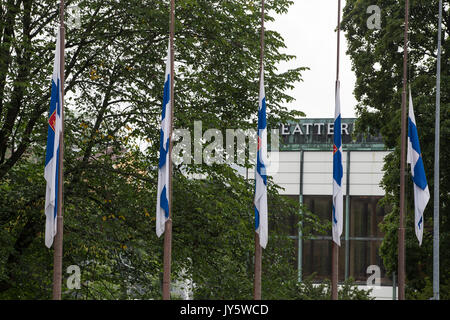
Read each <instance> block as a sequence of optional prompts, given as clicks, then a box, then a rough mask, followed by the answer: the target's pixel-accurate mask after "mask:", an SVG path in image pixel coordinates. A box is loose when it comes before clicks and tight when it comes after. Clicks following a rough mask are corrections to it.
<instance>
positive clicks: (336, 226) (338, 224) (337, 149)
mask: <svg viewBox="0 0 450 320" xmlns="http://www.w3.org/2000/svg"><path fill="white" fill-rule="evenodd" d="M335 98H336V100H335V101H336V106H335V115H334V144H333V211H332V226H333V228H332V233H333V241H334V242H335V243H336V244H337V245H338V246H340V245H341V234H342V226H343V216H344V215H343V193H342V176H343V167H342V136H341V101H340V83H339V81H337V82H336V97H335Z"/></svg>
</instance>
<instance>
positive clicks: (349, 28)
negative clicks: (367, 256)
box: [343, 0, 450, 299]
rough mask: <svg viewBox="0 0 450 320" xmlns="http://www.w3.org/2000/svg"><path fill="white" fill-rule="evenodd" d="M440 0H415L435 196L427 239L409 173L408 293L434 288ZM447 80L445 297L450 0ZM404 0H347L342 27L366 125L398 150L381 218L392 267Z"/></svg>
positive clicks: (422, 116)
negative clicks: (376, 18)
mask: <svg viewBox="0 0 450 320" xmlns="http://www.w3.org/2000/svg"><path fill="white" fill-rule="evenodd" d="M438 2H439V1H438V0H431V1H430V0H411V1H410V29H409V39H410V41H409V49H408V50H409V62H408V83H409V86H410V87H411V91H412V96H413V100H414V112H415V116H416V122H417V126H418V131H419V139H420V144H421V149H422V155H423V160H424V165H425V172H426V176H427V180H428V185H429V189H430V192H431V199H430V202H429V203H428V206H427V208H426V210H425V213H424V219H425V231H424V240H423V244H422V246H421V247H419V245H418V241H417V239H416V236H415V232H414V200H413V199H414V196H413V187H412V182H411V179H410V176H409V172H408V177H407V181H408V184H407V217H406V224H407V229H406V273H407V283H406V285H407V297H410V298H412V297H419V298H425V299H428V298H430V297H431V296H432V287H431V279H432V266H433V263H432V246H433V239H432V234H433V196H434V194H433V186H434V181H433V176H434V172H433V168H434V167H433V164H434V135H435V130H434V123H435V102H436V57H437V30H438V13H439V10H438V8H439V7H438ZM443 3H444V16H443V25H442V28H443V34H442V73H441V77H442V84H441V92H442V93H441V154H440V163H441V170H440V195H439V196H440V217H441V220H440V228H441V229H440V232H441V234H440V270H441V273H440V280H441V298H444V299H448V298H449V297H450V274H449V272H448V270H449V267H450V255H449V252H450V251H449V244H450V241H449V236H450V219H449V217H450V211H449V210H450V206H449V205H450V166H449V165H448V163H449V161H450V159H449V157H450V152H449V150H448V148H445V144H446V143H447V141H450V130H449V128H450V41H449V30H450V12H449V9H450V2H449V1H448V0H444V1H443ZM370 5H378V6H379V7H380V9H381V19H382V24H381V29H380V30H377V29H369V28H368V27H367V23H366V21H367V19H368V18H369V17H370V14H367V8H368V7H369V6H370ZM404 15H405V1H397V0H383V1H381V0H379V1H372V0H370V1H369V0H367V1H366V0H348V1H347V3H346V6H345V8H344V21H343V29H344V30H345V31H346V36H347V39H348V42H349V49H348V54H349V55H350V56H351V59H352V63H353V70H354V71H355V73H356V77H357V82H356V87H355V91H354V93H355V96H356V98H357V99H358V101H359V104H358V106H357V112H358V116H359V119H358V127H359V129H360V130H365V129H368V128H369V129H370V128H371V129H375V130H380V131H381V133H382V135H383V138H384V141H385V143H386V145H387V147H388V148H391V149H393V150H394V152H393V153H392V154H390V155H389V156H388V157H386V159H385V167H384V169H385V175H384V178H383V181H382V186H383V188H384V190H385V191H386V197H385V202H386V203H387V204H389V205H390V206H391V207H392V212H391V213H389V214H388V215H387V216H386V217H385V219H384V222H383V223H382V225H381V227H382V230H383V231H384V232H385V239H384V241H383V244H382V246H381V250H380V254H381V255H382V257H383V260H384V263H385V266H386V268H387V269H388V272H389V273H391V272H393V271H396V269H397V230H398V212H399V209H398V203H399V191H400V187H399V181H400V180H399V174H400V172H399V171H400V170H399V168H400V160H399V155H400V150H399V149H400V111H401V101H402V81H403V78H402V75H403V32H404Z"/></svg>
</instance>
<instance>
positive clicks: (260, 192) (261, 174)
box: [254, 69, 268, 248]
mask: <svg viewBox="0 0 450 320" xmlns="http://www.w3.org/2000/svg"><path fill="white" fill-rule="evenodd" d="M266 168H267V118H266V94H265V89H264V69H262V70H261V81H260V90H259V108H258V146H257V156H256V171H255V199H254V204H255V230H256V232H257V233H258V234H259V241H260V245H261V247H262V248H266V246H267V242H268V217H267V215H268V212H267V211H268V210H267V169H266Z"/></svg>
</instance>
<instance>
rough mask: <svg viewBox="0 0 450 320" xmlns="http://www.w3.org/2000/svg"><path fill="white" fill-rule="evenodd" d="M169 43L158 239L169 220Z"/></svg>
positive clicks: (157, 225) (160, 152) (160, 148)
mask: <svg viewBox="0 0 450 320" xmlns="http://www.w3.org/2000/svg"><path fill="white" fill-rule="evenodd" d="M170 72H171V64H170V43H169V48H168V50H167V62H166V74H165V78H164V95H163V106H162V115H161V131H160V144H159V164H158V194H157V200H156V235H157V236H158V237H160V236H161V235H162V234H163V233H164V230H165V224H166V221H167V220H169V200H168V197H169V173H170V172H169V146H170V131H171V117H172V110H171V101H170V87H171V86H170V83H171V81H172V77H171V74H170Z"/></svg>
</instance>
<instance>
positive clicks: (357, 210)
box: [350, 196, 385, 238]
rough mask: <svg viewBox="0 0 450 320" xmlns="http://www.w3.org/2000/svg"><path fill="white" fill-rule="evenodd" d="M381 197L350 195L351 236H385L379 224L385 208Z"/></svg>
mask: <svg viewBox="0 0 450 320" xmlns="http://www.w3.org/2000/svg"><path fill="white" fill-rule="evenodd" d="M380 200H381V197H363V196H352V197H350V237H377V238H380V237H383V233H382V232H381V230H380V227H379V224H380V222H382V221H383V217H384V215H385V210H384V208H383V207H381V205H380V204H379V203H380Z"/></svg>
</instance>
